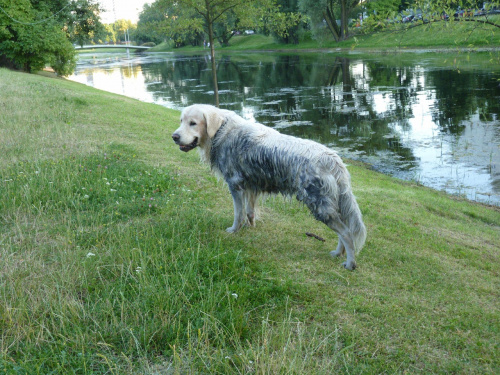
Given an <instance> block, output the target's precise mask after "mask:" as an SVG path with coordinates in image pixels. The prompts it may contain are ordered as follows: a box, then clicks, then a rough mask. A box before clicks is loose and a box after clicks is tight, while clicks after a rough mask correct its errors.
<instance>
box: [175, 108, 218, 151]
mask: <svg viewBox="0 0 500 375" xmlns="http://www.w3.org/2000/svg"><path fill="white" fill-rule="evenodd" d="M223 120H224V116H223V111H222V110H220V109H219V108H217V107H213V106H211V105H205V104H194V105H192V106H189V107H186V108H184V110H183V111H182V114H181V126H180V127H179V128H178V129H177V130H176V131H175V132H174V133H173V134H172V139H173V140H174V142H175V143H176V144H178V145H179V148H180V150H181V151H184V152H188V151H191V150H192V149H194V148H196V147H197V146H201V147H203V145H204V144H205V142H206V141H207V140H208V139H210V138H213V137H214V136H215V133H217V130H219V128H220V126H221V124H222V122H223Z"/></svg>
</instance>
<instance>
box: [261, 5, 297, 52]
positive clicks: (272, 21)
mask: <svg viewBox="0 0 500 375" xmlns="http://www.w3.org/2000/svg"><path fill="white" fill-rule="evenodd" d="M305 23H307V17H305V16H304V15H303V14H302V13H300V12H299V4H298V0H278V1H277V7H276V8H275V9H274V10H273V11H271V12H269V14H268V16H267V20H266V27H267V28H268V29H269V30H271V32H272V34H273V35H274V37H275V38H276V39H277V40H278V41H280V42H282V43H285V44H289V43H293V44H298V43H299V30H300V27H301V26H302V25H303V24H305Z"/></svg>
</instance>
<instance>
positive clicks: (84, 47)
mask: <svg viewBox="0 0 500 375" xmlns="http://www.w3.org/2000/svg"><path fill="white" fill-rule="evenodd" d="M98 48H126V49H135V50H147V49H150V48H151V47H146V46H132V45H130V44H89V45H85V46H83V47H82V46H75V49H98Z"/></svg>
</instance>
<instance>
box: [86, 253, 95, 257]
mask: <svg viewBox="0 0 500 375" xmlns="http://www.w3.org/2000/svg"><path fill="white" fill-rule="evenodd" d="M90 257H95V254H94V253H88V254H87V258H90Z"/></svg>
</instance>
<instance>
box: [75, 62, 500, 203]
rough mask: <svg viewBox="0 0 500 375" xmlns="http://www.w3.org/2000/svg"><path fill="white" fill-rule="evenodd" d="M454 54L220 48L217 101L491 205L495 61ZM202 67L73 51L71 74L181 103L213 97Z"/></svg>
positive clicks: (499, 144)
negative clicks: (228, 50)
mask: <svg viewBox="0 0 500 375" xmlns="http://www.w3.org/2000/svg"><path fill="white" fill-rule="evenodd" d="M462 59H464V60H465V63H463V64H462V63H461V62H457V57H456V56H454V55H448V56H447V55H438V54H434V55H430V56H429V55H419V54H416V55H415V54H411V56H392V57H391V56H380V57H368V58H367V57H357V56H355V55H352V56H350V57H339V56H336V55H334V54H303V55H302V54H299V55H297V54H295V55H284V54H279V55H276V54H270V53H268V54H246V55H242V54H231V55H222V56H221V57H220V58H218V60H217V70H218V76H219V77H218V78H219V94H220V102H221V107H222V108H227V109H231V110H234V111H236V112H237V113H239V114H240V115H241V116H243V117H245V118H249V119H255V120H256V121H258V122H261V123H263V124H265V125H268V126H271V127H273V128H276V129H278V130H279V131H280V132H283V133H287V134H291V135H295V136H297V137H301V138H308V139H314V140H316V141H319V142H321V143H323V144H325V145H327V146H329V147H332V148H334V149H336V150H337V151H338V153H339V154H340V155H341V156H342V157H348V158H351V159H356V160H361V161H364V162H366V163H369V164H370V165H372V166H373V168H374V169H376V170H378V171H381V172H383V173H387V174H390V175H392V176H395V177H398V178H402V179H406V180H414V181H417V182H419V183H422V184H423V185H426V186H430V187H432V188H435V189H438V190H444V191H447V192H448V193H450V194H458V195H461V196H465V197H467V198H468V199H472V200H477V201H481V202H485V203H489V204H494V205H500V69H499V68H495V67H494V64H480V63H476V65H474V63H471V62H470V61H467V60H466V59H465V57H462ZM479 61H481V59H479ZM484 61H487V57H485V59H484ZM210 64H211V63H210V59H209V56H208V55H190V56H183V55H179V54H171V53H165V54H147V55H140V56H133V57H132V58H125V56H123V55H120V56H113V55H107V56H106V55H95V54H94V55H92V54H82V55H81V57H80V61H79V64H78V67H77V70H76V72H75V74H74V75H73V76H72V77H70V79H72V80H75V81H78V82H82V83H85V84H88V85H90V86H94V87H96V88H99V89H103V90H107V91H112V92H116V93H119V94H123V95H126V96H130V97H134V98H137V99H140V100H143V101H147V102H154V103H157V104H160V105H163V106H166V107H170V108H176V109H182V108H183V107H185V106H187V105H190V104H194V103H208V104H212V103H213V100H214V99H213V85H212V76H211V71H210ZM492 65H493V66H492ZM485 66H486V67H485ZM158 125H159V126H162V124H158ZM166 141H169V139H168V137H167V136H166Z"/></svg>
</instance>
